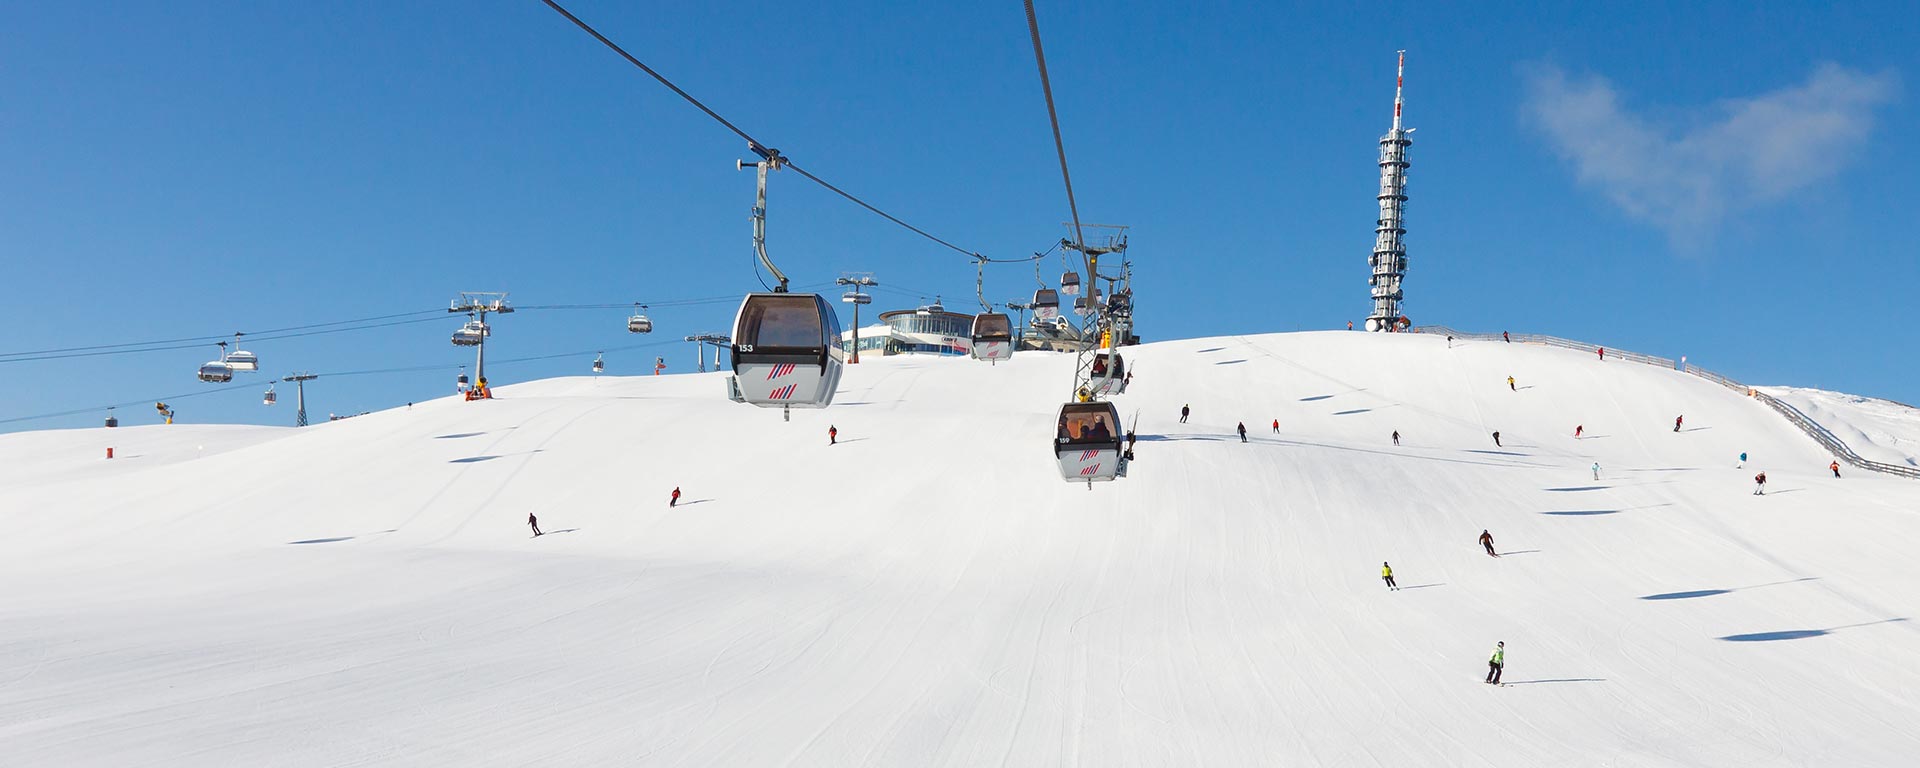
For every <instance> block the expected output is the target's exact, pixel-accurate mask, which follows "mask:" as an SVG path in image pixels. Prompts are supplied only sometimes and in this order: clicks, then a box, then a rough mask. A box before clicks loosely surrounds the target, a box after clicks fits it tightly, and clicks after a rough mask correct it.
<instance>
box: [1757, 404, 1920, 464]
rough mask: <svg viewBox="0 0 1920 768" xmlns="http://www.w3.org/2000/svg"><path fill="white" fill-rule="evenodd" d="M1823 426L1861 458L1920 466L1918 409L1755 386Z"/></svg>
mask: <svg viewBox="0 0 1920 768" xmlns="http://www.w3.org/2000/svg"><path fill="white" fill-rule="evenodd" d="M1757 389H1759V390H1760V391H1762V392H1765V393H1767V394H1769V395H1772V396H1774V397H1775V398H1778V399H1780V400H1781V401H1783V402H1785V403H1787V404H1788V405H1791V406H1793V407H1795V408H1798V409H1800V412H1801V413H1804V414H1806V415H1807V418H1810V419H1813V420H1814V421H1815V422H1818V423H1819V424H1820V426H1823V427H1826V428H1827V431H1828V432H1832V433H1833V436H1834V437H1837V438H1839V439H1840V442H1842V443H1846V445H1847V447H1848V448H1852V449H1853V452H1854V453H1857V454H1860V458H1863V459H1868V460H1871V461H1878V462H1882V463H1886V464H1896V465H1901V466H1908V467H1920V408H1914V407H1913V406H1911V405H1907V404H1905V403H1896V402H1894V401H1892V400H1881V399H1879V398H1873V397H1862V396H1860V395H1849V394H1846V393H1844V392H1828V391H1826V390H1820V389H1806V388H1804V387H1758V388H1757Z"/></svg>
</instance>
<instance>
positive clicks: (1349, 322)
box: [1347, 320, 1353, 331]
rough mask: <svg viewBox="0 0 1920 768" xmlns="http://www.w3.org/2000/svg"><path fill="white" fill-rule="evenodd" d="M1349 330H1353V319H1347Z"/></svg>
mask: <svg viewBox="0 0 1920 768" xmlns="http://www.w3.org/2000/svg"><path fill="white" fill-rule="evenodd" d="M1347 330H1349V331H1351V330H1353V321H1352V320H1348V321H1347Z"/></svg>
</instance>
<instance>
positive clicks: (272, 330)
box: [0, 309, 446, 362]
mask: <svg viewBox="0 0 1920 768" xmlns="http://www.w3.org/2000/svg"><path fill="white" fill-rule="evenodd" d="M426 314H432V315H443V314H446V313H445V312H444V311H443V310H438V309H424V310H420V311H417V312H400V313H396V314H391V315H375V316H373V317H361V318H355V319H353V320H334V321H332V322H326V323H311V324H308V325H292V326H288V327H285V328H269V329H267V330H264V331H242V333H244V334H245V335H248V336H254V335H258V334H268V333H283V332H287V331H303V330H307V329H309V328H327V327H331V326H335V325H351V324H354V323H370V322H373V321H376V320H391V319H393V318H396V317H413V316H415V315H426ZM232 336H233V334H231V333H223V334H219V335H208V336H183V337H180V338H177V339H156V340H153V341H129V342H125V343H121V344H94V345H91V346H85V347H62V348H59V349H38V350H32V351H27V352H0V358H5V357H20V356H23V355H45V354H58V353H61V352H86V351H91V350H96V349H123V348H126V347H149V346H154V345H156V344H179V343H182V342H189V341H196V342H203V343H208V344H211V343H213V342H215V341H224V340H226V339H229V338H232ZM174 349H178V347H174ZM0 362H5V361H4V360H0Z"/></svg>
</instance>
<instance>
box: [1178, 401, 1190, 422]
mask: <svg viewBox="0 0 1920 768" xmlns="http://www.w3.org/2000/svg"><path fill="white" fill-rule="evenodd" d="M1190 413H1193V411H1192V409H1189V408H1188V407H1187V406H1184V405H1183V406H1180V423H1182V424H1185V423H1187V415H1188V414H1190Z"/></svg>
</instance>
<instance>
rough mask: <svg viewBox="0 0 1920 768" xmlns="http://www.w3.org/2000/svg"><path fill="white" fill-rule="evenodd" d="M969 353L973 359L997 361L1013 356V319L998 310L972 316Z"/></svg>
mask: <svg viewBox="0 0 1920 768" xmlns="http://www.w3.org/2000/svg"><path fill="white" fill-rule="evenodd" d="M969 335H970V336H971V339H972V344H971V345H970V351H969V354H971V355H972V356H973V359H975V360H986V361H988V362H994V363H997V362H999V361H1001V360H1007V359H1010V358H1012V357H1013V320H1012V319H1010V318H1008V317H1007V316H1006V315H1003V314H1000V313H998V312H984V313H981V314H978V315H974V316H973V329H972V332H971V333H970V334H969Z"/></svg>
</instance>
